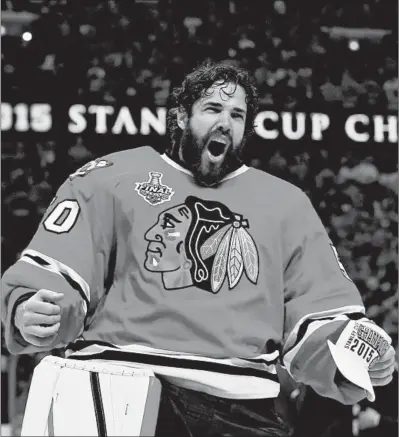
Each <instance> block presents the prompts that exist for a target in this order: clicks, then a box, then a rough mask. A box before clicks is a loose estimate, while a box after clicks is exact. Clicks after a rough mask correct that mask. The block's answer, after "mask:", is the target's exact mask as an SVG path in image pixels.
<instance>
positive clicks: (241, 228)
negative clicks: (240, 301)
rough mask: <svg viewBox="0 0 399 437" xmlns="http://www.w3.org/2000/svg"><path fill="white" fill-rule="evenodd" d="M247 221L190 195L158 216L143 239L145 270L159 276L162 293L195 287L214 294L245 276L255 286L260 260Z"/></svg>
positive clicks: (210, 202) (215, 204) (211, 202)
mask: <svg viewBox="0 0 399 437" xmlns="http://www.w3.org/2000/svg"><path fill="white" fill-rule="evenodd" d="M248 229H249V224H248V221H247V220H246V219H245V218H243V216H242V215H240V214H236V213H233V212H232V211H230V209H229V208H227V207H226V206H225V205H223V204H222V203H219V202H215V201H210V200H202V199H199V198H197V197H194V196H189V197H187V198H186V200H185V202H184V203H182V204H180V205H177V206H174V207H172V208H169V209H167V210H165V211H163V212H161V213H160V214H159V216H158V220H157V222H156V223H155V224H154V225H153V226H152V227H151V228H150V229H149V230H148V231H147V233H146V234H145V237H144V238H145V240H146V241H147V242H148V246H147V251H146V258H145V261H144V266H145V268H146V269H147V270H149V271H150V272H156V273H160V274H161V275H162V281H163V285H164V287H165V289H167V290H176V289H181V288H187V287H192V286H196V287H198V288H201V289H203V290H206V291H209V292H211V293H214V294H216V293H218V292H219V291H220V289H221V287H222V285H223V283H224V282H225V280H226V278H227V283H228V287H229V289H230V290H231V289H233V288H235V287H236V286H237V284H238V283H239V282H240V281H241V280H242V278H243V275H244V273H245V276H246V277H247V279H248V280H249V281H250V282H252V283H253V284H256V283H257V281H258V275H259V256H258V252H257V248H256V245H255V242H254V240H253V239H252V237H251V235H250V234H249V232H248Z"/></svg>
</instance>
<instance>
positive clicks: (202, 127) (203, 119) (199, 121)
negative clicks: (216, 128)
mask: <svg viewBox="0 0 399 437" xmlns="http://www.w3.org/2000/svg"><path fill="white" fill-rule="evenodd" d="M211 126H212V120H210V119H209V116H207V115H202V116H197V117H195V119H192V120H191V123H190V128H191V132H192V134H193V135H194V137H195V138H196V139H202V138H203V137H204V136H206V135H207V134H208V133H209V130H210V128H211Z"/></svg>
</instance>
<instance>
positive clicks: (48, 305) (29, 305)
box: [14, 289, 64, 346]
mask: <svg viewBox="0 0 399 437" xmlns="http://www.w3.org/2000/svg"><path fill="white" fill-rule="evenodd" d="M63 296H64V295H63V294H62V293H56V292H54V291H51V290H45V289H41V290H39V291H38V292H37V293H36V294H34V295H33V296H32V297H31V298H30V299H28V300H26V301H25V302H22V303H21V304H19V305H18V307H17V309H16V311H15V318H14V324H15V326H16V327H17V328H18V329H19V331H20V333H21V335H22V337H23V338H24V339H25V340H26V341H27V342H28V343H30V344H33V345H34V346H48V345H50V344H51V343H52V342H53V341H54V339H55V337H56V336H57V332H58V330H59V328H60V320H61V308H60V306H59V305H58V303H59V302H60V301H61V299H62V298H63Z"/></svg>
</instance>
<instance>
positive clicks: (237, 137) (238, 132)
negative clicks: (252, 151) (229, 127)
mask: <svg viewBox="0 0 399 437" xmlns="http://www.w3.org/2000/svg"><path fill="white" fill-rule="evenodd" d="M244 128H245V126H244V124H239V125H236V126H234V130H233V132H234V134H233V135H234V145H235V146H239V145H240V144H241V141H242V140H243V138H244Z"/></svg>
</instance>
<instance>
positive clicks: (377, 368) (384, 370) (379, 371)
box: [369, 346, 395, 386]
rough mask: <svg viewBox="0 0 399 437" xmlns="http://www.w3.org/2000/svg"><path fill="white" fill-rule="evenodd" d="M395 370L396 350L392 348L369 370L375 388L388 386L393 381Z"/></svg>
mask: <svg viewBox="0 0 399 437" xmlns="http://www.w3.org/2000/svg"><path fill="white" fill-rule="evenodd" d="M394 370H395V349H394V348H393V347H392V346H390V348H389V349H388V350H387V352H386V353H385V354H384V355H383V356H382V357H381V358H380V359H379V360H378V361H376V362H375V363H374V364H373V365H372V366H371V367H370V369H369V375H370V379H371V383H372V384H373V385H374V386H381V385H387V384H389V383H390V382H391V381H392V378H393V375H392V374H393V371H394Z"/></svg>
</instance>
